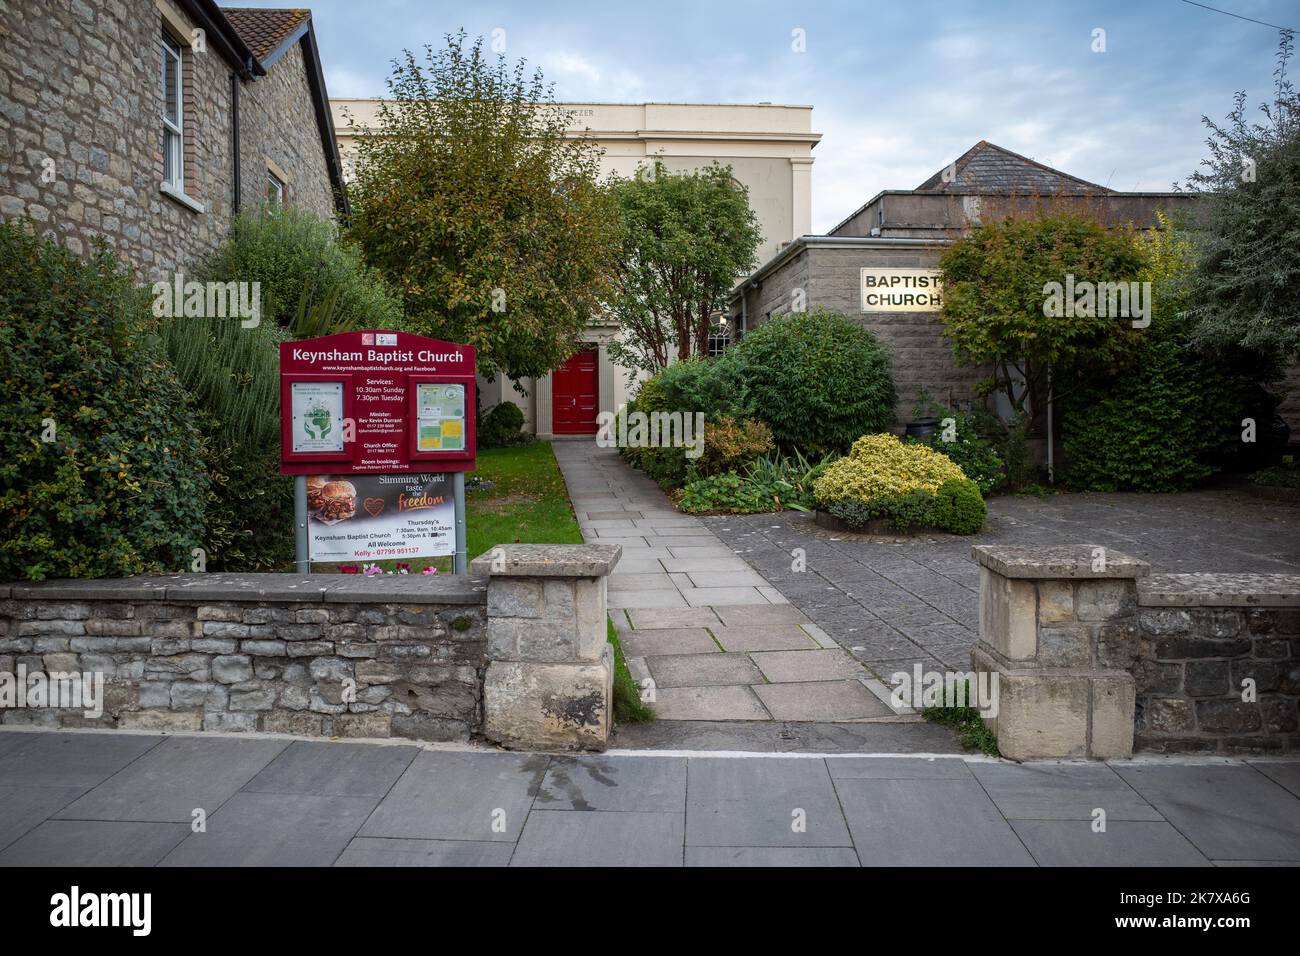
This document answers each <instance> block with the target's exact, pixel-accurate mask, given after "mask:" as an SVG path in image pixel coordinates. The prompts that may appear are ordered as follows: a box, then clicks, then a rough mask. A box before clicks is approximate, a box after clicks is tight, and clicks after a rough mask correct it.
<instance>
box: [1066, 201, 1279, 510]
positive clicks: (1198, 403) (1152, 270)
mask: <svg viewBox="0 0 1300 956" xmlns="http://www.w3.org/2000/svg"><path fill="white" fill-rule="evenodd" d="M1158 218H1159V221H1160V228H1159V229H1157V230H1152V231H1151V232H1150V233H1148V234H1147V235H1145V236H1143V237H1142V238H1141V240H1140V243H1139V247H1140V249H1141V250H1142V252H1143V256H1144V258H1145V260H1146V266H1145V268H1144V271H1143V275H1142V278H1143V279H1144V280H1146V281H1150V282H1151V283H1152V288H1153V294H1152V301H1153V305H1154V308H1153V310H1152V322H1151V325H1150V327H1149V328H1146V329H1143V330H1142V332H1141V335H1140V336H1138V337H1137V341H1136V342H1135V343H1134V347H1133V349H1132V350H1131V351H1130V352H1128V353H1127V362H1126V364H1125V365H1124V367H1123V368H1122V369H1121V370H1119V371H1118V373H1117V374H1115V375H1111V376H1105V377H1102V376H1095V375H1080V376H1079V377H1078V380H1077V381H1076V382H1074V383H1073V387H1071V388H1070V389H1068V397H1067V398H1066V400H1065V401H1064V402H1063V403H1062V405H1063V408H1062V411H1063V416H1062V426H1063V427H1062V431H1063V433H1064V445H1065V451H1066V455H1067V457H1068V459H1069V462H1070V470H1069V475H1068V478H1069V481H1070V484H1071V485H1073V486H1075V487H1077V488H1083V489H1087V490H1089V491H1130V490H1136V491H1178V490H1181V489H1184V488H1189V487H1192V486H1194V485H1196V484H1197V483H1198V482H1200V481H1201V480H1203V479H1205V478H1207V477H1209V476H1210V475H1212V474H1214V473H1216V472H1217V471H1219V470H1221V469H1222V468H1223V467H1224V466H1225V465H1226V464H1229V463H1230V462H1231V461H1232V460H1233V456H1234V455H1241V454H1243V453H1245V452H1246V450H1247V447H1250V448H1253V446H1246V447H1243V443H1242V441H1241V421H1242V418H1243V417H1244V416H1248V415H1255V414H1258V412H1257V411H1256V409H1255V408H1254V407H1253V406H1254V405H1255V404H1257V403H1258V402H1259V401H1260V398H1261V396H1263V398H1264V399H1265V401H1266V407H1267V408H1268V410H1269V412H1270V413H1271V410H1272V405H1271V404H1269V403H1268V402H1269V399H1268V396H1267V393H1264V392H1262V391H1261V389H1260V387H1259V385H1258V383H1257V380H1258V379H1259V378H1260V377H1261V376H1265V375H1266V374H1267V370H1266V369H1265V368H1264V367H1262V366H1261V365H1260V363H1259V362H1258V361H1257V360H1256V361H1251V360H1249V359H1248V358H1246V359H1245V360H1243V358H1245V357H1243V356H1240V355H1239V354H1235V353H1236V351H1237V350H1234V349H1231V348H1228V349H1220V350H1218V351H1217V352H1216V354H1214V355H1212V356H1209V355H1205V354H1202V353H1201V352H1200V351H1199V350H1198V349H1197V348H1196V347H1195V346H1194V345H1193V344H1192V342H1191V341H1190V336H1189V326H1190V322H1189V319H1188V316H1187V312H1186V305H1187V294H1188V279H1189V277H1191V276H1192V275H1193V273H1194V270H1193V268H1192V262H1193V259H1192V257H1193V254H1194V252H1193V242H1192V240H1191V237H1190V236H1189V235H1188V234H1187V233H1186V232H1184V231H1183V230H1182V229H1179V228H1176V227H1175V226H1173V224H1172V223H1170V222H1169V221H1168V220H1167V219H1166V218H1165V217H1164V216H1163V215H1158ZM1261 444H1262V442H1261Z"/></svg>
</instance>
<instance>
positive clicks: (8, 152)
mask: <svg viewBox="0 0 1300 956" xmlns="http://www.w3.org/2000/svg"><path fill="white" fill-rule="evenodd" d="M341 170H342V167H341V164H340V162H339V156H338V150H337V147H336V145H335V140H334V128H333V122H332V119H331V116H330V111H329V107H328V98H327V96H326V92H325V83H324V79H323V77H322V73H321V63H320V56H319V53H318V50H317V46H316V37H315V33H314V32H313V29H312V18H311V12H310V11H309V10H252V9H237V8H221V7H218V6H217V5H216V4H215V3H213V2H212V0H70V2H67V3H64V2H60V3H49V2H45V0H5V2H4V3H0V218H2V219H4V220H11V219H20V218H24V217H26V218H29V219H30V220H31V221H32V222H33V224H34V225H35V226H36V228H37V229H38V231H40V232H41V233H43V234H45V235H49V236H52V237H55V238H57V239H58V240H59V241H61V242H64V243H65V244H66V245H67V246H68V248H70V249H72V250H73V251H74V252H76V253H78V254H84V253H86V252H88V251H89V249H90V246H91V242H92V240H93V239H95V238H96V237H102V238H103V240H104V241H106V242H107V243H108V244H109V246H110V247H111V248H112V249H113V250H114V252H115V253H116V254H117V256H118V257H119V258H120V259H122V260H123V261H125V262H128V263H130V264H131V265H133V266H135V267H136V269H137V270H138V272H139V278H140V280H141V281H156V280H158V279H162V278H168V277H170V276H172V275H173V274H174V273H175V272H177V271H183V270H184V269H187V268H190V267H191V266H192V265H193V263H195V262H196V261H197V260H199V259H200V258H202V257H203V256H204V255H205V254H207V253H208V252H210V251H211V250H212V249H214V248H215V247H216V246H217V245H218V244H219V243H220V242H221V241H222V240H223V239H224V237H225V236H226V233H227V231H228V229H229V227H230V222H231V219H232V218H233V216H234V215H235V214H236V213H237V212H239V211H240V210H247V209H253V208H256V207H258V206H259V205H260V204H262V203H266V202H268V201H269V202H275V203H281V202H288V203H292V204H294V205H298V206H301V207H303V208H306V209H310V210H312V211H313V212H316V213H318V214H320V215H322V216H332V215H334V213H335V212H336V211H340V210H345V209H346V197H345V195H344V193H343V191H342V183H343V180H342V172H341Z"/></svg>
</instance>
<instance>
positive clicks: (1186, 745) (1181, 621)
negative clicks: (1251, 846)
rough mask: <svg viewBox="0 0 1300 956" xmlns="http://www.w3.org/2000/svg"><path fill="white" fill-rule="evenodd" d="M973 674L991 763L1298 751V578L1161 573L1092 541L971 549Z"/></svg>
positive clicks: (1299, 593)
mask: <svg viewBox="0 0 1300 956" xmlns="http://www.w3.org/2000/svg"><path fill="white" fill-rule="evenodd" d="M974 556H975V558H976V560H977V562H978V563H979V565H980V638H979V642H978V643H977V644H976V645H975V649H974V650H973V651H972V652H971V665H972V667H973V668H974V669H975V671H977V672H990V673H996V674H997V675H998V683H999V687H1000V694H999V697H1000V699H999V700H998V702H997V708H996V710H997V712H996V714H995V715H992V716H990V717H987V718H986V721H985V722H986V724H987V725H988V726H989V728H990V729H991V730H993V731H994V733H996V734H997V737H998V747H999V749H1000V750H1001V751H1002V753H1003V755H1004V756H1007V757H1012V758H1014V759H1017V760H1024V759H1032V758H1048V757H1099V758H1109V757H1126V756H1129V755H1130V754H1131V753H1132V752H1133V751H1134V749H1137V750H1146V751H1155V752H1166V753H1223V754H1230V753H1281V752H1287V753H1289V752H1295V751H1300V575H1285V574H1161V575H1150V568H1149V566H1148V565H1147V564H1146V563H1145V562H1143V561H1139V560H1137V559H1135V558H1132V557H1129V556H1128V555H1125V554H1121V553H1119V552H1116V551H1111V550H1109V549H1106V548H1102V547H1099V546H1095V545H1073V546H1062V547H1054V548H1042V547H1037V548H1022V547H1012V546H1004V545H979V546H977V547H976V548H975V549H974Z"/></svg>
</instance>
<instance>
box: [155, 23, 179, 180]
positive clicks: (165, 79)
mask: <svg viewBox="0 0 1300 956" xmlns="http://www.w3.org/2000/svg"><path fill="white" fill-rule="evenodd" d="M159 48H160V52H161V54H162V62H161V70H160V79H161V83H162V113H161V119H162V147H163V186H164V187H167V188H169V189H170V190H171V191H173V192H176V193H180V194H182V195H184V193H185V100H184V95H183V82H182V78H181V70H182V66H183V64H184V59H183V58H182V57H181V47H180V44H179V43H177V42H176V41H175V40H173V39H172V38H171V36H169V35H168V33H167V31H165V30H164V31H163V32H162V34H161V36H160V37H159Z"/></svg>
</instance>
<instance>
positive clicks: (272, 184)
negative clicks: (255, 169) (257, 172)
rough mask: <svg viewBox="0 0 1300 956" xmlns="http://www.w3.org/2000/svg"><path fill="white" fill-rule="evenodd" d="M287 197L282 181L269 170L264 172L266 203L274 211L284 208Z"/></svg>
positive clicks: (286, 190)
mask: <svg viewBox="0 0 1300 956" xmlns="http://www.w3.org/2000/svg"><path fill="white" fill-rule="evenodd" d="M287 195H288V189H287V187H286V186H285V184H284V180H283V179H281V178H280V177H279V176H277V175H276V174H275V173H274V172H272V171H271V170H269V169H268V170H267V171H266V203H267V205H268V206H271V207H272V208H274V209H282V208H284V200H285V197H286V196H287Z"/></svg>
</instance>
